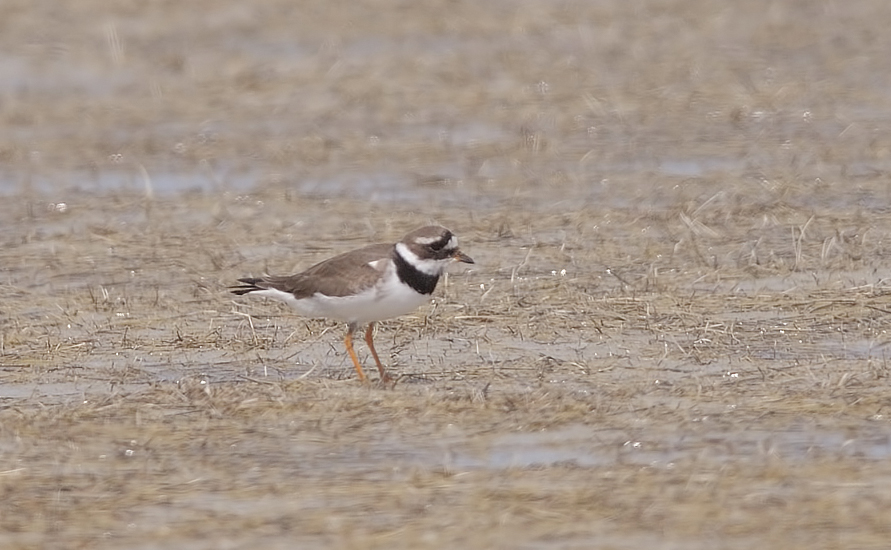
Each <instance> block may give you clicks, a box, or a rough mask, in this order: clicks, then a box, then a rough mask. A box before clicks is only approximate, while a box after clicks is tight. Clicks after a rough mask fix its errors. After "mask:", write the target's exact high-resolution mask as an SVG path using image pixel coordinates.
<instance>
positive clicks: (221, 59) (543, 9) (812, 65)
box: [0, 0, 891, 206]
mask: <svg viewBox="0 0 891 550" xmlns="http://www.w3.org/2000/svg"><path fill="white" fill-rule="evenodd" d="M0 11H2V13H0V16H2V17H0V51H2V54H0V124H2V126H3V129H4V131H3V132H2V135H0V163H2V164H0V193H3V194H5V195H10V194H15V193H17V192H20V191H22V190H23V189H33V190H37V191H40V192H42V193H47V194H49V195H51V196H53V197H54V198H55V199H57V200H58V201H62V200H65V198H66V197H65V194H66V193H72V192H76V191H87V192H90V193H102V192H104V191H114V190H132V189H133V188H135V189H136V190H139V191H141V190H143V189H144V187H145V185H146V183H147V182H150V184H151V187H152V189H153V191H154V192H156V193H159V194H175V193H179V192H183V191H189V190H201V191H207V192H220V191H230V190H231V191H246V190H252V189H257V188H262V187H264V186H270V185H272V186H280V187H281V188H284V189H287V190H289V191H292V192H295V193H301V194H310V195H320V196H353V197H357V196H360V197H362V198H363V199H365V198H368V199H371V200H374V201H384V202H387V201H396V203H397V204H402V203H404V201H430V200H434V201H436V202H442V201H445V202H451V201H454V202H458V203H467V204H488V203H486V202H482V203H480V202H477V201H480V200H482V199H488V200H496V201H497V200H502V199H504V198H505V197H516V196H517V193H520V194H528V195H530V196H536V197H537V198H542V199H543V200H546V201H553V200H557V199H558V198H572V199H573V200H574V201H597V202H598V203H600V204H602V201H608V202H614V203H615V204H616V205H617V206H623V205H627V204H629V203H635V202H637V201H653V202H654V203H655V204H659V203H658V201H660V200H662V201H674V200H675V199H676V196H677V193H678V190H677V189H676V186H677V185H678V184H679V183H682V184H687V185H694V186H706V187H707V188H711V189H714V190H722V189H723V190H725V191H727V192H729V193H734V192H740V193H743V194H745V195H746V197H748V198H756V199H757V198H759V197H761V198H763V199H764V200H771V199H775V198H776V197H777V196H778V195H773V194H772V193H774V192H776V191H777V188H779V187H782V188H783V191H782V193H781V195H782V196H784V197H787V198H788V197H789V196H790V195H792V197H791V198H794V199H795V200H800V201H804V202H808V203H810V202H813V201H818V200H823V201H830V203H832V202H833V201H841V202H842V203H848V202H849V201H866V203H869V201H870V200H881V201H885V200H886V199H887V198H888V197H887V194H886V193H885V190H884V188H885V185H884V183H885V182H884V179H883V178H884V175H885V173H886V172H887V170H888V157H889V154H891V153H889V152H891V149H889V148H891V137H889V133H888V132H887V131H885V128H887V126H888V116H889V115H888V113H889V110H888V103H889V99H888V90H889V89H891V88H889V84H891V83H889V78H891V67H889V64H891V61H889V58H888V56H887V55H885V53H886V52H887V51H889V50H888V46H889V44H888V42H889V41H891V38H888V36H887V33H886V32H884V29H885V23H886V22H887V21H888V20H889V17H891V7H889V6H888V5H887V4H886V3H885V2H880V1H878V0H876V1H868V0H862V1H860V0H858V1H855V2H845V3H839V2H836V1H819V2H812V1H806V0H798V1H796V0H787V1H766V0H758V1H754V2H747V3H745V4H726V3H720V2H708V1H703V0H662V1H635V2H625V1H609V0H606V1H598V2H573V1H565V2H537V1H523V0H521V1H516V2H513V1H512V2H501V1H496V2H487V3H484V4H480V3H474V2H455V1H443V2H435V1H434V2H422V3H416V2H388V1H386V0H384V1H374V2H359V3H350V4H337V5H331V4H330V3H327V2H318V3H316V2H291V1H284V0H282V1H275V0H265V1H261V2H255V3H251V4H249V5H248V4H245V3H239V2H213V3H203V2H165V1H155V2H150V3H145V4H141V3H131V2H113V3H111V4H109V3H106V2H92V1H89V0H87V1H83V2H29V1H25V0H20V1H19V0H10V1H8V2H4V3H3V6H2V7H0ZM726 178H733V179H734V182H733V183H732V184H728V183H727V182H726V181H724V180H726ZM876 179H880V180H882V182H881V185H875V181H876ZM864 180H866V181H864ZM851 183H853V184H854V185H855V187H853V188H852V187H851V185H849V184H851ZM790 186H791V187H790ZM616 187H619V188H621V189H622V191H621V192H617V191H616ZM855 190H856V191H857V192H855V193H852V191H855ZM697 192H708V190H705V191H703V189H697ZM876 194H878V195H879V196H878V197H877V198H876V197H875V195H876ZM870 197H874V198H873V199H870ZM574 204H579V203H578V202H575V203H574Z"/></svg>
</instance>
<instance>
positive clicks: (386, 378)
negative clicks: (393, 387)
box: [365, 323, 393, 383]
mask: <svg viewBox="0 0 891 550" xmlns="http://www.w3.org/2000/svg"><path fill="white" fill-rule="evenodd" d="M373 336H374V323H368V328H367V329H365V343H366V344H368V349H370V350H371V356H372V357H374V362H375V363H377V370H378V372H380V373H381V382H383V383H387V382H392V380H393V379H392V378H390V375H389V374H387V371H385V370H384V366H383V365H381V360H380V358H379V357H378V356H377V350H376V349H374V339H373Z"/></svg>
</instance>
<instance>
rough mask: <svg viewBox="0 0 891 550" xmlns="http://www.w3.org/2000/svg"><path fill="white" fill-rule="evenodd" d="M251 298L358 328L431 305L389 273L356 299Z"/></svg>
mask: <svg viewBox="0 0 891 550" xmlns="http://www.w3.org/2000/svg"><path fill="white" fill-rule="evenodd" d="M251 294H254V295H258V296H266V297H268V298H273V299H276V300H280V301H282V302H285V303H286V304H288V305H289V306H291V307H292V308H294V309H295V310H297V311H298V312H299V313H300V314H301V315H304V316H306V317H325V318H327V319H334V320H337V321H344V322H347V323H356V324H358V325H362V324H365V323H369V322H372V321H383V320H384V319H391V318H393V317H399V316H400V315H405V314H407V313H411V312H412V311H414V310H416V309H417V308H418V307H420V306H422V305H424V304H425V303H427V302H429V301H430V296H429V295H426V294H419V293H418V292H416V291H415V290H414V289H413V288H411V287H410V286H408V285H405V284H402V283H401V282H400V281H399V278H398V277H397V276H396V274H395V273H386V274H385V276H384V277H383V278H382V279H381V280H380V282H379V283H378V284H377V285H375V286H373V287H371V288H369V289H367V290H365V291H364V292H362V293H361V294H357V295H354V296H340V297H332V296H325V295H324V294H319V293H316V294H315V295H313V296H311V297H309V298H303V299H301V300H298V299H296V298H294V296H293V295H292V294H289V293H287V292H282V291H280V290H274V289H266V290H258V291H254V292H251Z"/></svg>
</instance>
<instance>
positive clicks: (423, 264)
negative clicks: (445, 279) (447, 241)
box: [396, 243, 452, 275]
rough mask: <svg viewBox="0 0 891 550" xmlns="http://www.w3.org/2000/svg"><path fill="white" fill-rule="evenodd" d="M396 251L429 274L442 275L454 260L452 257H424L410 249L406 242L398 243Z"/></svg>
mask: <svg viewBox="0 0 891 550" xmlns="http://www.w3.org/2000/svg"><path fill="white" fill-rule="evenodd" d="M396 253H397V254H399V255H400V256H402V259H403V260H405V261H406V262H408V263H409V264H411V266H412V267H414V268H415V269H417V270H418V271H420V272H421V273H426V274H427V275H442V272H443V271H445V269H446V266H447V265H449V262H451V261H452V260H451V258H448V259H445V260H425V259H422V258H420V257H419V256H418V255H417V254H415V253H414V252H412V251H411V250H409V248H408V247H407V246H405V243H396Z"/></svg>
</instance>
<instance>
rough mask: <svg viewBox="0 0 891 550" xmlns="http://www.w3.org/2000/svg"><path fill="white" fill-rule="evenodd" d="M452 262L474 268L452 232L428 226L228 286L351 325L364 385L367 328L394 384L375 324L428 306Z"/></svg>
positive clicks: (383, 376) (383, 374) (348, 342)
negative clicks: (360, 334)
mask: <svg viewBox="0 0 891 550" xmlns="http://www.w3.org/2000/svg"><path fill="white" fill-rule="evenodd" d="M453 262H462V263H466V264H472V263H474V261H473V259H472V258H471V257H470V256H468V255H467V254H465V253H463V252H461V250H460V249H459V248H458V238H457V237H456V236H455V234H454V233H452V232H451V231H450V230H448V229H446V228H445V227H441V226H438V225H428V226H425V227H421V228H419V229H416V230H414V231H412V232H411V233H409V234H407V235H406V236H405V237H403V238H402V239H401V240H400V241H399V242H397V243H393V244H385V243H382V244H372V245H368V246H365V247H363V248H359V249H356V250H352V251H350V252H345V253H343V254H340V255H338V256H334V257H332V258H329V259H327V260H324V261H322V262H320V263H317V264H315V265H313V266H312V267H310V268H308V269H306V270H305V271H302V272H300V273H297V274H295V275H285V276H271V275H265V276H263V277H245V278H242V279H238V282H239V283H241V284H239V285H236V286H232V287H229V290H230V291H231V292H232V293H233V294H236V295H239V296H242V295H251V296H261V297H266V298H272V299H275V300H279V301H282V302H284V303H286V304H288V305H289V306H291V307H292V308H294V309H295V310H297V312H298V313H299V314H301V315H303V316H305V317H311V318H326V319H332V320H335V321H340V322H345V323H347V331H346V335H345V336H344V345H345V346H346V350H347V353H349V356H350V359H351V360H352V362H353V365H354V366H355V367H356V373H357V375H358V377H359V380H360V381H361V382H363V383H366V382H367V380H368V379H367V377H366V376H365V372H364V371H363V370H362V365H361V364H360V363H359V358H358V357H357V356H356V351H355V349H353V334H354V333H355V332H356V330H357V329H358V328H359V327H361V326H363V325H367V328H366V330H365V343H366V344H367V345H368V349H369V350H370V351H371V356H372V357H373V358H374V362H375V364H376V365H377V370H378V372H379V373H380V381H381V383H384V384H386V383H389V382H392V378H390V376H389V374H387V371H386V369H384V366H383V365H382V364H381V360H380V358H379V357H378V354H377V350H375V349H374V340H373V336H374V324H375V323H376V322H377V321H383V320H385V319H392V318H394V317H398V316H400V315H405V314H407V313H410V312H412V311H414V310H415V309H417V308H418V307H420V306H421V305H423V304H424V303H427V302H429V300H430V296H431V294H433V291H434V290H435V289H436V283H437V282H438V281H439V278H440V276H441V275H442V274H443V273H445V271H446V269H447V268H448V266H449V265H450V264H452V263H453Z"/></svg>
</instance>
